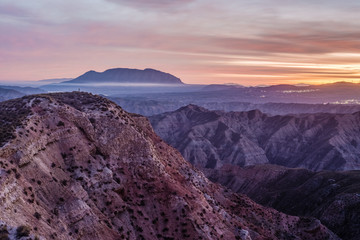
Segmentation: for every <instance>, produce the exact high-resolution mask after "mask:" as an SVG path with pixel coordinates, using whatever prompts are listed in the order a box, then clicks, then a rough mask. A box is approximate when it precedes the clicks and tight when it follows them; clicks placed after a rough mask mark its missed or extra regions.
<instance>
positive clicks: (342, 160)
mask: <svg viewBox="0 0 360 240" xmlns="http://www.w3.org/2000/svg"><path fill="white" fill-rule="evenodd" d="M150 120H151V123H152V125H153V128H154V130H155V132H156V133H157V134H158V135H159V136H160V137H162V138H163V140H164V141H166V142H168V143H169V144H170V145H172V146H173V147H175V148H177V149H178V150H179V151H180V152H181V153H182V155H183V156H184V158H185V159H187V160H188V161H190V162H191V163H193V164H195V166H198V167H200V168H213V169H219V168H221V167H222V165H223V164H233V165H237V166H248V165H254V164H266V163H271V164H277V165H282V166H287V167H293V168H295V167H301V168H307V169H310V170H313V171H320V170H338V171H339V170H353V169H360V157H359V156H360V137H359V136H360V135H359V133H360V112H357V113H353V114H330V113H318V114H302V115H285V116H280V115H277V116H268V115H266V114H264V113H262V112H260V111H259V110H253V111H249V112H222V111H210V110H207V109H205V108H202V107H198V106H195V105H188V106H186V107H182V108H180V109H178V110H177V111H174V112H168V113H164V114H160V115H155V116H152V117H150Z"/></svg>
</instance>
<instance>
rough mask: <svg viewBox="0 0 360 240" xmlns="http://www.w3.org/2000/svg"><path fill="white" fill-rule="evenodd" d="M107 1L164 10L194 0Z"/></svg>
mask: <svg viewBox="0 0 360 240" xmlns="http://www.w3.org/2000/svg"><path fill="white" fill-rule="evenodd" d="M106 1H108V2H112V3H116V4H119V5H126V6H130V7H134V8H137V9H142V10H149V9H151V10H154V9H159V10H164V9H173V10H176V9H177V8H182V7H184V6H186V5H187V4H189V3H191V2H194V1H195V0H181V1H176V0H175V1H174V0H106Z"/></svg>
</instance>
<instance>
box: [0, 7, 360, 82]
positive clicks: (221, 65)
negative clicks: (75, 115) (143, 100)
mask: <svg viewBox="0 0 360 240" xmlns="http://www.w3.org/2000/svg"><path fill="white" fill-rule="evenodd" d="M359 12H360V1H358V0H356V1H355V0H354V1H353V0H342V1H339V0H336V1H335V0H302V1H294V0H224V1H218V0H216V1H215V0H178V1H175V0H51V1H49V0H32V1H29V0H16V1H14V0H0V80H6V81H14V82H15V81H27V80H41V79H50V78H72V77H77V76H79V75H81V74H83V73H84V72H86V71H89V70H95V71H99V72H102V71H105V70H106V69H109V68H116V67H126V68H137V69H144V68H154V69H158V70H161V71H164V72H168V73H171V74H173V75H175V76H177V77H180V78H181V79H182V81H183V82H185V83H190V84H214V83H237V84H242V85H253V86H254V85H263V84H266V85H268V84H296V83H310V84H321V83H329V82H336V81H352V82H360V14H359Z"/></svg>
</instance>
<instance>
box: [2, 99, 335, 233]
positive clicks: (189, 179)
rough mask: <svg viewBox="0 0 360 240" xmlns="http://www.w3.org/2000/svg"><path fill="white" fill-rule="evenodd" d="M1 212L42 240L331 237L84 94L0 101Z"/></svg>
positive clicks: (130, 116) (137, 118) (103, 101)
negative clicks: (254, 197)
mask: <svg viewBox="0 0 360 240" xmlns="http://www.w3.org/2000/svg"><path fill="white" fill-rule="evenodd" d="M0 110H1V112H2V114H1V115H0V123H1V128H3V126H10V127H8V128H7V129H10V130H8V131H7V132H6V133H7V134H6V135H4V136H3V137H2V139H1V141H2V147H1V148H0V193H1V195H0V201H1V204H0V211H1V216H0V218H1V219H0V220H1V221H3V222H5V223H6V224H7V225H9V226H19V225H20V226H21V225H28V226H27V227H28V228H29V229H30V230H31V233H35V234H36V235H39V236H42V237H45V238H46V239H247V240H249V239H338V238H337V236H335V235H334V234H333V233H332V232H331V231H330V230H328V229H327V228H326V227H324V226H323V225H322V224H321V223H320V221H318V220H316V219H314V218H299V217H295V216H288V215H285V214H283V213H280V212H277V211H276V210H273V209H270V208H264V207H262V206H261V205H258V204H256V203H254V202H253V201H251V200H250V199H249V198H247V197H245V196H244V195H238V194H235V193H232V192H231V191H228V190H225V189H224V188H222V187H220V185H216V184H214V183H211V182H210V181H209V180H207V178H205V176H204V175H203V174H202V173H201V172H200V171H198V170H196V169H195V168H194V167H193V166H192V165H190V164H189V163H188V162H186V161H185V160H184V159H183V158H182V156H181V155H180V153H179V152H178V151H176V150H175V149H173V148H172V147H170V146H169V145H167V144H166V143H165V142H163V141H162V140H161V139H160V138H159V137H158V136H157V135H156V134H155V133H154V132H153V130H152V128H151V126H150V124H149V122H148V121H147V119H146V118H144V117H142V116H139V115H133V114H129V113H127V112H125V111H123V110H122V109H121V108H120V107H119V106H117V105H116V104H114V103H113V102H111V101H109V100H107V99H105V98H102V97H99V96H95V95H91V94H87V93H81V92H74V93H57V94H44V95H33V96H26V97H23V98H20V99H15V100H11V102H2V103H0Z"/></svg>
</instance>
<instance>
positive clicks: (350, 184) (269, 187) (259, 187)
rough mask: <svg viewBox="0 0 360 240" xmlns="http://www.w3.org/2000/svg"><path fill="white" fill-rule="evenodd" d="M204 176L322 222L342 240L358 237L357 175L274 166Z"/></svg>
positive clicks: (359, 196)
mask: <svg viewBox="0 0 360 240" xmlns="http://www.w3.org/2000/svg"><path fill="white" fill-rule="evenodd" d="M205 173H206V175H207V176H208V177H209V178H210V179H211V180H213V181H215V182H218V183H221V184H223V185H224V186H227V187H229V188H231V189H232V190H233V191H235V192H238V193H244V194H246V195H248V196H249V197H250V198H252V199H253V200H255V201H256V202H258V203H260V204H263V205H266V206H270V207H273V208H275V209H277V210H279V211H282V212H285V213H287V214H291V215H298V216H312V217H316V218H318V219H320V220H321V222H322V223H323V224H325V225H326V226H327V227H328V228H330V229H331V230H333V231H334V232H335V233H336V234H338V235H339V236H340V237H341V238H342V239H353V240H356V239H359V236H360V171H344V172H330V171H325V172H311V171H309V170H306V169H289V168H285V167H281V166H276V165H257V166H249V167H244V168H240V167H235V166H230V165H227V166H223V167H222V168H221V169H219V170H212V169H206V170H205Z"/></svg>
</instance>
